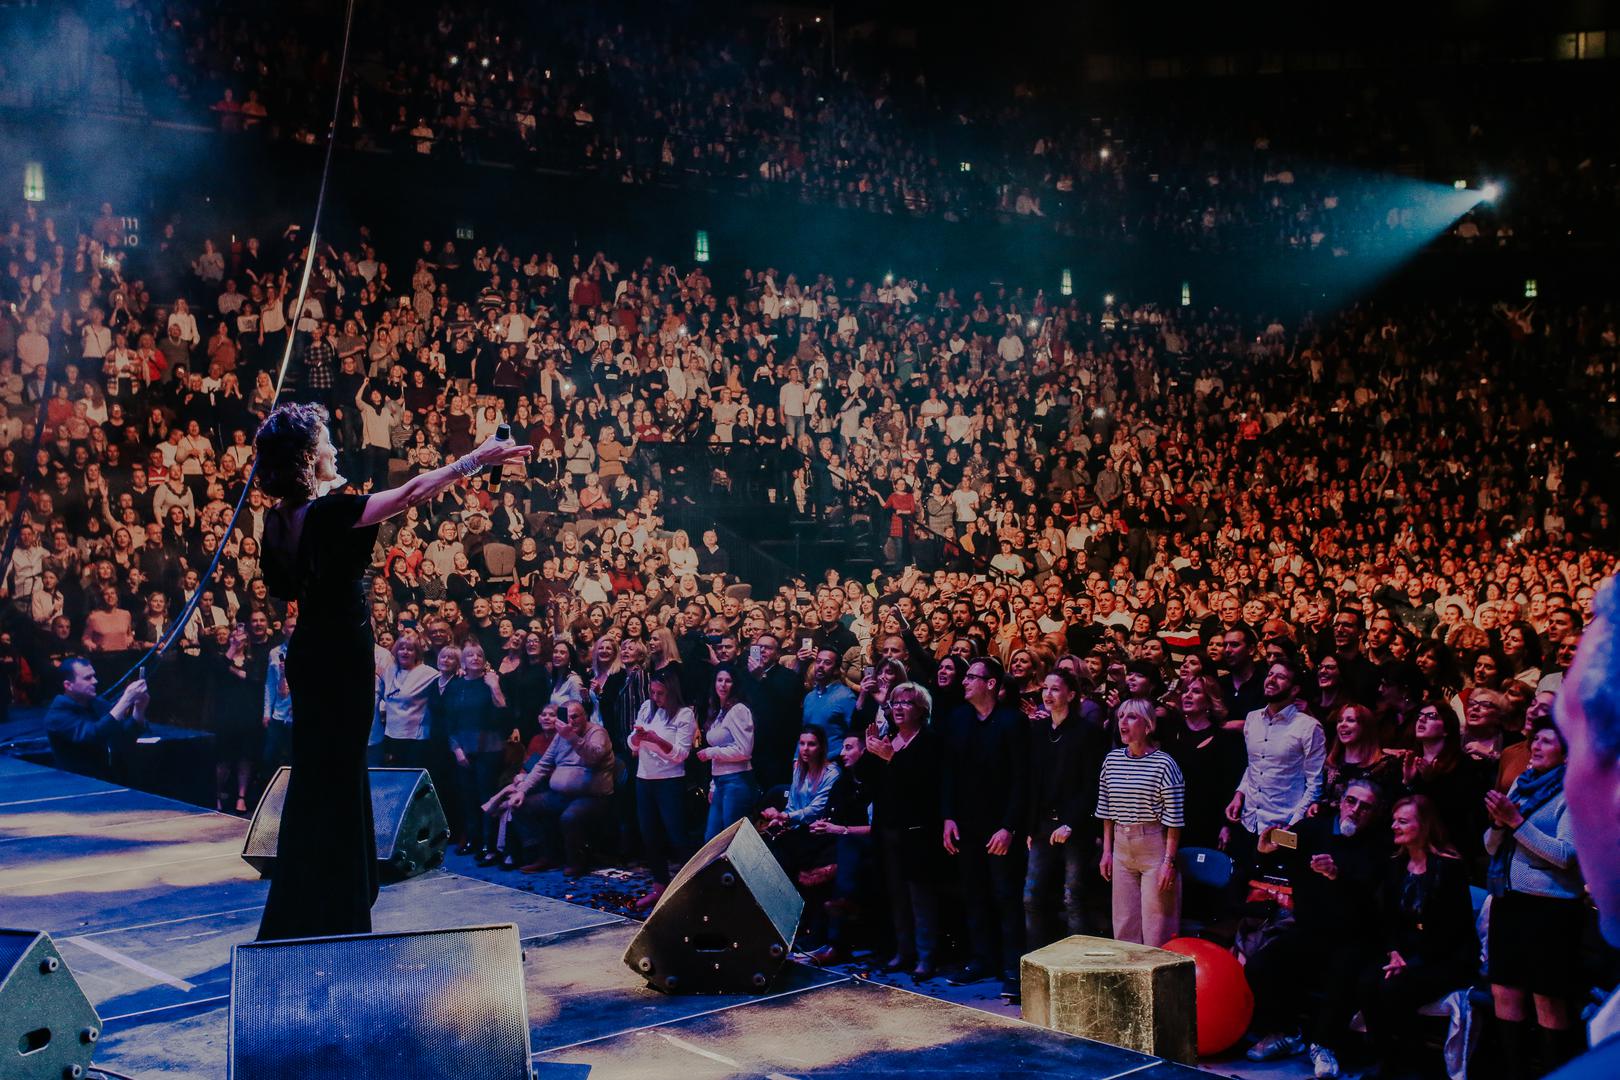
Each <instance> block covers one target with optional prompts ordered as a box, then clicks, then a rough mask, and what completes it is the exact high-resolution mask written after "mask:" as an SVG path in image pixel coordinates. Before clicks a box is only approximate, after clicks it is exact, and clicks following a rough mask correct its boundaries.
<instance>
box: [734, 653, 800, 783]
mask: <svg viewBox="0 0 1620 1080" xmlns="http://www.w3.org/2000/svg"><path fill="white" fill-rule="evenodd" d="M781 653H782V642H781V639H780V638H778V637H777V636H776V635H775V634H772V633H770V632H766V633H763V634H761V635H759V637H757V638H755V639H754V645H753V648H752V649H750V650H749V658H748V672H747V674H746V675H745V676H744V677H743V680H744V682H743V685H744V686H745V688H746V692H747V696H748V703H749V706H750V707H751V708H752V709H753V713H754V777H755V779H757V780H758V781H759V785H760V787H761V788H763V789H764V790H765V791H767V792H768V791H770V790H771V789H772V788H774V787H781V786H783V785H785V784H786V783H787V782H788V781H789V780H790V779H792V773H793V749H794V747H795V745H797V743H798V739H799V720H800V714H801V711H802V706H801V703H802V701H803V699H804V682H803V680H802V678H801V677H800V675H799V673H798V672H797V671H793V670H791V669H790V668H786V667H783V666H782V665H781V664H780V663H779V662H778V661H779V659H780V657H781Z"/></svg>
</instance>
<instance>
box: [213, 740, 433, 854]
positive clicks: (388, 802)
mask: <svg viewBox="0 0 1620 1080" xmlns="http://www.w3.org/2000/svg"><path fill="white" fill-rule="evenodd" d="M370 771H371V817H372V822H373V824H374V825H375V826H376V830H377V871H378V876H379V877H380V878H381V879H382V880H383V881H404V880H405V879H406V878H410V877H415V876H416V875H417V874H421V873H425V872H426V871H428V870H431V869H433V868H434V867H435V866H438V865H439V864H440V863H442V862H443V861H444V851H445V848H446V847H447V846H448V845H449V843H450V823H449V821H447V820H446V819H445V816H444V806H443V804H442V803H440V802H439V796H438V792H437V791H436V790H435V789H434V787H433V780H432V778H431V777H429V776H428V773H427V770H426V769H372V770H370ZM291 773H292V770H291V768H290V767H288V766H286V765H283V766H282V767H281V768H279V769H277V770H276V775H275V776H273V777H271V779H270V784H269V786H268V787H266V788H265V789H264V797H263V798H261V799H260V800H259V805H258V808H257V809H256V810H254V811H253V824H252V825H251V826H249V828H248V834H247V841H246V842H245V843H244V844H243V845H242V859H243V860H244V861H245V862H246V863H247V864H248V865H249V866H251V867H253V869H255V870H257V871H258V872H259V873H260V874H262V875H264V876H265V877H269V876H270V868H271V867H273V866H274V865H275V863H276V845H277V842H278V841H279V840H280V837H281V812H282V809H283V807H284V806H285V805H286V802H287V779H288V777H289V776H290V775H291Z"/></svg>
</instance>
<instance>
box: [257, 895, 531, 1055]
mask: <svg viewBox="0 0 1620 1080" xmlns="http://www.w3.org/2000/svg"><path fill="white" fill-rule="evenodd" d="M229 1075H230V1076H231V1077H232V1078H233V1080H261V1078H262V1080H270V1078H277V1080H280V1078H283V1077H293V1076H296V1077H299V1078H300V1080H326V1078H331V1080H338V1078H342V1080H353V1078H354V1077H356V1076H387V1077H389V1078H390V1080H442V1078H445V1077H456V1076H461V1075H476V1076H478V1077H480V1080H485V1078H488V1080H529V1017H528V1008H527V1006H526V1003H525V999H524V994H523V970H522V948H521V946H520V945H519V944H518V936H517V928H516V927H515V926H511V925H506V926H485V927H472V928H468V929H462V930H431V931H423V932H419V933H409V934H368V935H361V936H354V937H338V938H309V939H305V940H296V941H276V942H262V943H254V944H251V945H239V946H237V947H236V949H235V951H234V954H233V957H232V965H231V1054H230V1073H229Z"/></svg>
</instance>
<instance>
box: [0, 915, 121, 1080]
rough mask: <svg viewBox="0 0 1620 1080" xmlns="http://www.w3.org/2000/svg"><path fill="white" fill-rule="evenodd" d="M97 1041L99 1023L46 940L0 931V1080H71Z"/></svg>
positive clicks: (80, 1073) (79, 1073)
mask: <svg viewBox="0 0 1620 1080" xmlns="http://www.w3.org/2000/svg"><path fill="white" fill-rule="evenodd" d="M99 1038H101V1017H99V1016H97V1015H96V1010H95V1006H93V1005H91V1004H90V999H89V998H87V997H85V996H84V991H83V990H81V989H79V983H78V981H77V980H76V979H74V978H73V973H72V972H71V971H69V970H68V967H67V964H66V963H64V962H63V960H62V954H61V953H59V952H57V951H56V946H55V945H53V944H52V943H51V937H50V935H49V934H46V933H44V932H42V931H39V930H0V1077H5V1080H63V1078H64V1077H66V1078H67V1080H74V1078H75V1077H79V1076H83V1075H84V1070H85V1069H86V1068H88V1067H89V1065H90V1058H91V1057H92V1055H93V1053H94V1051H95V1048H96V1040H97V1039H99Z"/></svg>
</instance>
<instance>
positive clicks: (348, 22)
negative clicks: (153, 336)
mask: <svg viewBox="0 0 1620 1080" xmlns="http://www.w3.org/2000/svg"><path fill="white" fill-rule="evenodd" d="M354 5H355V0H348V3H347V4H346V5H345V9H344V14H343V52H342V54H341V56H340V57H339V59H338V74H337V92H336V94H335V96H334V99H333V101H332V122H331V125H330V126H329V127H328V128H327V132H326V158H325V160H324V161H323V162H322V164H321V183H320V187H319V189H318V190H317V192H316V195H315V216H314V219H313V220H312V221H311V222H310V225H309V246H308V248H307V250H306V253H305V257H304V273H303V277H302V278H301V279H300V280H299V283H298V301H297V303H295V304H294V305H293V309H292V310H293V317H292V321H291V323H290V325H289V326H288V328H287V342H286V344H285V345H284V346H283V348H282V351H281V367H280V369H279V370H278V371H277V372H276V392H275V396H274V397H272V398H271V400H270V407H271V408H272V409H273V408H275V406H276V405H277V404H278V403H280V401H281V390H282V387H283V386H284V385H285V383H286V381H287V369H288V368H289V367H290V366H291V365H292V355H293V343H294V342H295V341H296V340H297V338H298V320H299V319H300V318H301V317H302V315H303V312H304V301H305V298H306V297H307V296H308V295H309V279H310V275H311V274H312V273H313V272H314V269H315V250H316V245H317V244H318V243H319V242H320V232H321V215H322V213H323V212H324V211H325V209H326V187H327V184H328V182H329V181H330V180H331V176H332V152H333V150H335V149H336V147H337V132H338V120H339V118H340V116H341V114H342V112H343V80H344V78H345V77H346V76H347V74H348V70H349V42H350V38H351V35H352V34H353V32H354ZM44 414H45V407H44V404H43V402H42V403H41V405H40V416H41V417H43V416H44ZM258 472H259V459H258V456H257V455H255V456H254V458H253V467H252V468H251V469H249V470H248V475H247V479H246V482H245V483H244V484H243V485H242V494H240V495H238V496H237V497H236V506H235V507H234V508H233V509H232V510H231V519H230V521H229V522H227V523H226V525H225V536H224V538H222V539H221V540H220V543H219V546H218V547H217V548H215V549H214V558H213V561H212V562H210V563H209V564H208V570H207V571H206V572H205V573H204V574H203V575H202V577H201V578H200V579H199V580H198V582H197V588H196V590H195V591H193V592H192V594H191V596H190V598H189V599H187V600H186V602H185V604H184V605H182V606H181V608H180V613H179V614H178V615H176V616H175V618H174V621H173V622H171V623H170V624H169V628H168V629H167V630H165V631H164V632H163V634H162V636H161V637H160V638H159V639H158V640H157V641H156V642H155V643H154V644H153V645H152V647H151V648H150V649H148V650H146V652H145V653H144V654H143V655H142V656H141V658H140V659H139V660H137V661H135V663H133V664H131V665H130V667H129V670H127V671H125V672H124V673H123V674H122V675H120V676H119V677H118V678H117V679H116V680H115V681H114V682H113V683H112V684H111V685H110V686H108V687H107V689H105V690H103V691H102V692H101V695H100V696H101V697H103V698H107V699H109V700H110V699H111V698H112V696H113V694H114V692H115V691H117V690H118V688H119V687H121V686H123V685H124V683H126V682H128V681H129V678H130V676H131V675H134V674H135V673H136V672H138V671H140V670H141V668H143V667H145V666H146V664H147V662H148V661H149V660H151V659H152V658H153V657H157V656H161V655H162V654H164V653H165V652H167V651H168V650H169V647H170V646H171V645H173V644H174V642H175V640H176V639H177V638H179V636H180V635H181V633H183V632H184V630H185V627H186V623H187V622H189V621H190V620H191V616H192V614H193V613H195V612H196V610H197V604H198V603H199V602H200V601H201V599H202V594H203V593H204V592H205V591H206V590H207V589H208V586H209V585H210V584H211V583H212V582H213V580H214V575H215V574H216V573H218V572H219V560H220V558H221V557H223V556H224V554H225V546H226V541H227V540H229V539H230V536H231V534H232V533H233V532H235V531H236V521H237V518H239V517H241V515H242V507H244V506H246V505H247V497H248V492H250V491H252V490H253V480H254V477H255V476H257V475H258Z"/></svg>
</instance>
